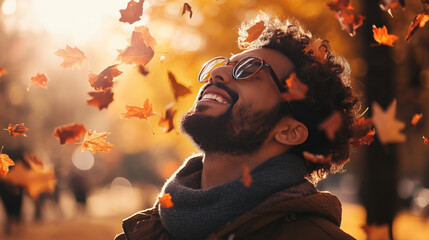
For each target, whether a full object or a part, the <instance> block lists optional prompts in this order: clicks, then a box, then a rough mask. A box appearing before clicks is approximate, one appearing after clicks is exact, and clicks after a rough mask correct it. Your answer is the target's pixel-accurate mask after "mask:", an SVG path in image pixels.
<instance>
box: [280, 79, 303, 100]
mask: <svg viewBox="0 0 429 240" xmlns="http://www.w3.org/2000/svg"><path fill="white" fill-rule="evenodd" d="M286 85H287V92H285V93H282V97H283V99H284V100H285V101H292V100H302V99H305V98H306V95H307V90H308V87H307V85H305V84H304V83H302V82H301V81H300V80H299V79H298V77H297V76H296V74H295V73H291V74H290V76H289V78H288V79H286Z"/></svg>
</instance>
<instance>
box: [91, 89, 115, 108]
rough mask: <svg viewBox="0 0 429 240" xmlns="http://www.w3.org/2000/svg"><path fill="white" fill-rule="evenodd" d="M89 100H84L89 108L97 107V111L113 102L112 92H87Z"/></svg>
mask: <svg viewBox="0 0 429 240" xmlns="http://www.w3.org/2000/svg"><path fill="white" fill-rule="evenodd" d="M88 94H89V96H91V97H92V98H91V99H88V100H86V104H88V105H89V106H94V107H97V108H98V109H99V110H101V109H103V108H107V107H108V106H109V104H110V103H111V102H113V92H112V91H110V90H109V91H107V92H89V93H88Z"/></svg>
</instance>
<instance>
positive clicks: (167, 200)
mask: <svg viewBox="0 0 429 240" xmlns="http://www.w3.org/2000/svg"><path fill="white" fill-rule="evenodd" d="M158 202H159V204H160V205H161V207H163V208H171V207H173V206H174V204H173V202H172V201H171V195H170V194H169V193H164V194H163V195H162V196H161V197H158Z"/></svg>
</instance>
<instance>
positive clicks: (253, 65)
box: [233, 57, 263, 79]
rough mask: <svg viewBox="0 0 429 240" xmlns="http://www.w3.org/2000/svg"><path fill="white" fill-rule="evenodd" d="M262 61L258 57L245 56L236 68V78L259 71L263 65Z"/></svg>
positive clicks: (245, 76)
mask: <svg viewBox="0 0 429 240" xmlns="http://www.w3.org/2000/svg"><path fill="white" fill-rule="evenodd" d="M262 64H263V63H262V61H261V60H260V59H258V58H253V57H250V58H244V59H242V60H241V61H239V62H238V63H237V65H236V66H235V68H234V72H233V74H234V77H235V78H236V79H243V78H247V77H250V76H252V75H253V74H255V73H257V72H258V71H259V69H261V67H262Z"/></svg>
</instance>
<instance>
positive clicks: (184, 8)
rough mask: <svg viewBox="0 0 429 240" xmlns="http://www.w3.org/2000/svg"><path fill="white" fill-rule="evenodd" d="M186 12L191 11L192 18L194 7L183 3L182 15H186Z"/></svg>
mask: <svg viewBox="0 0 429 240" xmlns="http://www.w3.org/2000/svg"><path fill="white" fill-rule="evenodd" d="M186 12H189V18H192V8H191V6H190V5H189V4H188V3H184V4H183V9H182V16H183V15H185V13H186Z"/></svg>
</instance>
